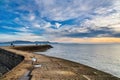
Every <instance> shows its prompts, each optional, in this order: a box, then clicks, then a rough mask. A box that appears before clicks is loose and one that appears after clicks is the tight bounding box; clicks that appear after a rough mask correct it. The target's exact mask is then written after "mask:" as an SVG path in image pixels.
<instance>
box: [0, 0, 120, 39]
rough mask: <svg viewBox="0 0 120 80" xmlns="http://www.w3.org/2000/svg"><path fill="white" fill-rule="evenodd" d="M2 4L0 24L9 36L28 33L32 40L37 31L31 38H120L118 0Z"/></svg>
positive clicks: (7, 0)
mask: <svg viewBox="0 0 120 80" xmlns="http://www.w3.org/2000/svg"><path fill="white" fill-rule="evenodd" d="M3 3H4V4H5V5H1V6H0V10H1V11H0V16H1V17H0V26H1V29H4V31H6V32H7V33H4V34H5V35H6V36H8V33H14V34H15V35H13V36H12V34H11V35H10V36H11V38H14V39H15V38H16V39H17V38H18V37H17V36H19V38H20V36H25V35H26V36H28V37H29V38H28V39H30V36H31V35H29V34H34V36H31V37H33V38H35V39H38V38H39V39H44V38H45V39H47V38H48V39H49V40H54V39H56V38H66V37H67V38H86V37H89V38H93V37H94V38H95V37H97V38H98V37H99V38H100V37H120V3H119V0H21V1H19V2H18V1H16V0H12V1H10V0H5V1H3ZM2 32H3V31H1V33H2ZM19 32H22V33H23V35H22V34H18V33H19ZM27 33H28V35H27ZM2 35H3V34H2ZM14 36H15V37H14ZM35 36H36V37H35ZM37 37H38V38H37ZM33 38H31V40H33ZM21 39H22V38H21ZM26 39H27V38H26Z"/></svg>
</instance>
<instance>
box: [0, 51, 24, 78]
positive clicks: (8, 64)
mask: <svg viewBox="0 0 120 80" xmlns="http://www.w3.org/2000/svg"><path fill="white" fill-rule="evenodd" d="M23 59H24V57H23V56H21V55H17V54H14V53H12V52H9V51H6V50H3V49H0V76H2V75H3V74H5V73H7V72H8V71H10V70H11V69H13V68H14V67H15V66H17V65H18V64H19V63H20V62H21V61H23Z"/></svg>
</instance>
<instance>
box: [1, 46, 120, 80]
mask: <svg viewBox="0 0 120 80" xmlns="http://www.w3.org/2000/svg"><path fill="white" fill-rule="evenodd" d="M20 47H21V46H20ZM1 48H2V49H4V50H6V51H10V52H13V53H15V54H19V55H22V56H24V57H25V59H24V60H23V61H22V62H21V63H20V64H19V65H18V66H16V67H15V68H13V69H12V70H11V71H10V72H8V73H6V74H5V75H4V76H3V79H2V80H18V79H20V78H21V77H22V76H23V75H24V74H26V72H28V71H30V69H31V68H32V67H33V66H32V64H31V57H32V56H35V57H36V58H37V59H38V62H37V64H40V65H41V67H39V68H35V69H33V70H32V72H31V74H30V75H31V76H32V77H31V80H39V79H48V80H49V79H51V80H56V79H57V80H61V79H62V80H67V79H70V80H96V79H97V80H120V79H119V78H117V77H115V76H113V75H111V74H109V73H105V72H103V71H99V70H96V69H94V68H91V67H89V66H85V65H83V64H79V63H76V62H72V61H69V60H65V59H61V58H55V57H50V56H46V55H38V54H33V53H32V52H33V51H31V49H29V51H21V50H20V49H19V50H16V49H14V48H13V47H1ZM41 48H42V47H41ZM46 49H49V48H46ZM46 49H45V50H46Z"/></svg>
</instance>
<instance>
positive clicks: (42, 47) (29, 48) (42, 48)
mask: <svg viewBox="0 0 120 80" xmlns="http://www.w3.org/2000/svg"><path fill="white" fill-rule="evenodd" d="M50 48H53V47H52V46H51V45H38V46H37V45H35V46H16V47H12V49H16V50H21V51H27V52H37V51H40V52H42V51H46V50H48V49H50Z"/></svg>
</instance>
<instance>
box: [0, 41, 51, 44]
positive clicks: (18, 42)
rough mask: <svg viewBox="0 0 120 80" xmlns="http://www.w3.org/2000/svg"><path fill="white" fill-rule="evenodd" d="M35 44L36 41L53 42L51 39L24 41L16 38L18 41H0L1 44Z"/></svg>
mask: <svg viewBox="0 0 120 80" xmlns="http://www.w3.org/2000/svg"><path fill="white" fill-rule="evenodd" d="M10 43H14V44H34V43H38V44H39V43H42V44H48V43H51V42H49V41H23V40H16V41H9V42H0V44H10Z"/></svg>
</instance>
